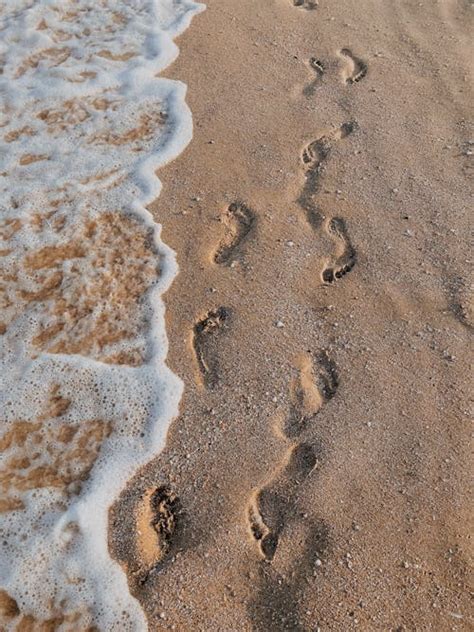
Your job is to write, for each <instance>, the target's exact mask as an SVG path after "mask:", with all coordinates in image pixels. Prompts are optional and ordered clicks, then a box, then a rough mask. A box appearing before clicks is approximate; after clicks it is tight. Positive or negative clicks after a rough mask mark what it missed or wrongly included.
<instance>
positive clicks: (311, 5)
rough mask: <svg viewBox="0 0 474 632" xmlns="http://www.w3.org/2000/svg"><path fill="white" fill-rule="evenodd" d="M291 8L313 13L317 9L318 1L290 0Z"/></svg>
mask: <svg viewBox="0 0 474 632" xmlns="http://www.w3.org/2000/svg"><path fill="white" fill-rule="evenodd" d="M292 2H293V6H294V7H298V8H300V9H306V10H307V11H314V9H317V8H318V5H319V1H318V0H292Z"/></svg>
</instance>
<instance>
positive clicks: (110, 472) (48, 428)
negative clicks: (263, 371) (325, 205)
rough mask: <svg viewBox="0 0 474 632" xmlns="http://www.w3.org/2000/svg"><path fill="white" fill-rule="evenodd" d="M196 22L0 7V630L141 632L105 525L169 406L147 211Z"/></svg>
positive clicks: (91, 5) (189, 4) (174, 119)
mask: <svg viewBox="0 0 474 632" xmlns="http://www.w3.org/2000/svg"><path fill="white" fill-rule="evenodd" d="M202 9H203V5H202V4H198V3H196V2H193V1H191V0H8V2H0V67H1V74H0V90H1V95H2V101H1V109H0V210H1V216H0V224H1V226H0V270H1V275H2V276H1V279H0V301H1V305H2V308H1V313H0V344H1V349H0V362H1V365H0V384H1V393H0V412H1V425H0V459H1V460H0V492H1V493H0V536H1V540H2V549H1V554H0V555H1V560H0V624H1V626H0V627H2V629H16V627H17V626H18V624H19V623H22V624H23V625H30V627H31V629H35V628H34V626H35V625H40V624H41V622H48V625H50V626H51V629H59V630H79V629H80V630H87V629H92V628H93V627H94V626H95V627H96V628H98V629H101V630H121V631H122V630H123V631H126V630H133V631H135V630H145V629H146V620H145V616H144V614H143V611H142V610H141V608H140V606H139V603H138V602H137V601H136V600H135V599H134V598H133V597H132V596H131V595H130V593H129V590H128V585H127V580H126V576H125V574H124V572H123V570H122V569H121V567H120V566H119V565H118V564H117V563H115V562H114V561H113V560H112V559H111V558H110V556H109V553H108V548H107V532H108V510H109V508H110V506H111V504H112V503H113V502H114V500H116V499H117V497H118V494H119V492H120V490H121V489H122V488H123V487H124V485H125V484H126V483H127V481H128V480H129V479H130V478H131V477H132V476H133V474H134V473H135V472H136V471H137V469H138V468H139V467H140V466H142V465H143V464H145V463H146V462H147V461H149V460H150V459H151V458H152V457H153V456H154V455H156V454H157V453H158V452H159V451H160V449H161V448H162V447H163V444H164V441H165V436H166V431H167V428H168V426H169V424H170V421H171V420H172V418H173V417H174V416H175V415H176V413H177V409H178V403H179V399H180V396H181V391H182V384H181V382H180V380H179V379H178V378H177V377H176V376H175V375H174V374H173V373H172V372H171V371H170V370H169V369H168V368H167V367H166V365H165V358H166V354H167V339H166V334H165V329H164V313H163V303H162V299H161V295H162V294H163V292H164V291H165V290H166V289H167V288H168V286H169V284H170V282H171V281H172V279H173V277H174V275H175V274H176V271H177V266H176V263H175V258H174V254H173V252H172V251H171V250H170V249H169V248H167V247H166V245H165V244H163V242H162V241H161V239H160V226H159V225H157V224H155V223H154V221H153V218H152V217H151V215H150V213H149V212H148V211H147V210H146V205H147V204H149V203H150V202H151V201H152V200H153V199H154V198H155V197H156V196H157V195H158V194H159V192H160V182H159V180H158V178H157V177H156V175H155V173H156V170H157V169H158V168H159V167H160V166H161V165H163V164H165V163H166V162H167V161H169V160H171V159H172V158H174V157H175V156H176V155H177V154H178V153H179V152H180V151H182V149H183V148H184V147H185V145H186V144H187V143H188V142H189V140H190V138H191V135H192V125H191V115H190V112H189V110H188V108H187V106H186V104H185V101H184V98H185V86H184V85H183V84H181V83H180V82H178V81H171V80H167V79H164V78H159V77H158V76H157V75H158V73H159V72H160V71H161V70H162V69H163V68H164V67H165V66H167V65H168V64H169V63H170V62H171V61H172V60H173V59H174V58H175V57H176V55H177V52H178V51H177V47H176V45H175V44H174V42H173V37H175V36H176V35H178V34H179V33H180V32H182V31H183V30H184V29H185V28H186V27H187V26H188V24H189V22H190V20H191V18H192V16H193V15H194V14H195V13H197V12H198V11H200V10H202ZM28 629H30V628H28ZM48 629H50V627H48Z"/></svg>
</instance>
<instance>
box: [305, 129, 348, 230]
mask: <svg viewBox="0 0 474 632" xmlns="http://www.w3.org/2000/svg"><path fill="white" fill-rule="evenodd" d="M356 129H357V123H356V122H355V121H349V122H347V123H343V124H342V125H341V126H340V127H339V128H337V129H336V130H334V131H332V132H330V133H329V134H326V135H324V136H321V137H320V138H318V139H316V140H314V141H312V142H311V143H309V144H308V145H306V147H304V148H303V151H302V152H301V162H302V165H303V169H304V174H305V183H304V186H303V190H302V191H301V194H300V196H299V197H298V199H297V203H298V204H299V205H300V207H301V208H302V209H303V210H304V211H305V212H306V218H307V220H308V222H309V224H310V225H311V226H312V227H313V228H314V229H319V228H320V227H321V224H322V223H323V221H324V214H323V212H322V211H321V209H320V208H319V205H318V203H317V201H316V200H315V196H316V195H317V193H318V192H319V190H320V180H321V175H322V172H323V169H324V165H325V163H326V162H327V160H328V159H329V156H330V154H331V150H332V148H333V146H334V144H335V143H336V142H338V141H339V140H341V139H343V138H346V137H347V136H349V134H352V132H354V131H355V130H356Z"/></svg>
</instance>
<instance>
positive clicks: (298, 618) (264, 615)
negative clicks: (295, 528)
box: [248, 520, 330, 632]
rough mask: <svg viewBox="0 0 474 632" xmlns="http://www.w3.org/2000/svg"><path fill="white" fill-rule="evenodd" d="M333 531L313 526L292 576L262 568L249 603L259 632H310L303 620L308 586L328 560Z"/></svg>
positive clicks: (298, 553)
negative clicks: (303, 605) (320, 562)
mask: <svg viewBox="0 0 474 632" xmlns="http://www.w3.org/2000/svg"><path fill="white" fill-rule="evenodd" d="M329 533H330V532H329V528H328V526H327V525H326V524H325V523H324V522H323V521H322V520H318V521H315V522H314V523H313V525H312V526H311V530H310V532H309V533H308V535H307V537H306V539H305V540H304V543H303V546H302V547H296V551H292V555H293V564H292V568H291V572H290V573H288V574H287V575H285V576H282V575H281V574H280V573H278V572H277V571H276V570H275V569H274V567H273V565H270V564H262V566H261V567H260V585H259V589H258V590H257V591H256V592H255V594H254V599H251V600H250V601H249V604H248V607H249V615H250V617H251V619H252V622H253V629H254V630H255V632H269V631H270V630H271V631H272V632H289V631H291V632H308V631H309V629H311V630H313V629H316V628H313V627H311V628H308V627H307V625H306V624H305V623H304V621H303V617H302V612H301V609H302V603H301V601H302V599H303V595H304V591H305V586H306V585H307V584H308V583H310V582H313V581H317V580H316V579H315V572H316V570H315V569H317V568H319V566H318V565H317V562H318V560H321V559H324V557H325V556H326V555H327V552H328V549H329V547H330V540H329Z"/></svg>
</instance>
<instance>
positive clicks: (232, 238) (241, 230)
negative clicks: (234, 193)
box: [214, 202, 255, 265]
mask: <svg viewBox="0 0 474 632" xmlns="http://www.w3.org/2000/svg"><path fill="white" fill-rule="evenodd" d="M223 222H224V224H225V227H226V234H225V235H224V238H223V239H222V241H221V243H220V244H219V247H218V248H217V250H216V252H215V253H214V262H215V263H217V264H221V265H222V264H228V263H231V261H232V260H233V259H235V258H236V256H237V253H238V249H239V248H240V246H241V245H242V243H243V241H244V240H245V239H246V238H247V237H248V235H249V233H250V232H251V230H252V228H253V226H254V224H255V213H254V212H253V211H252V210H251V209H250V208H249V207H248V206H246V205H245V204H243V203H242V202H233V203H232V204H230V206H229V207H228V208H227V211H226V213H225V215H224V218H223Z"/></svg>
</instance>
